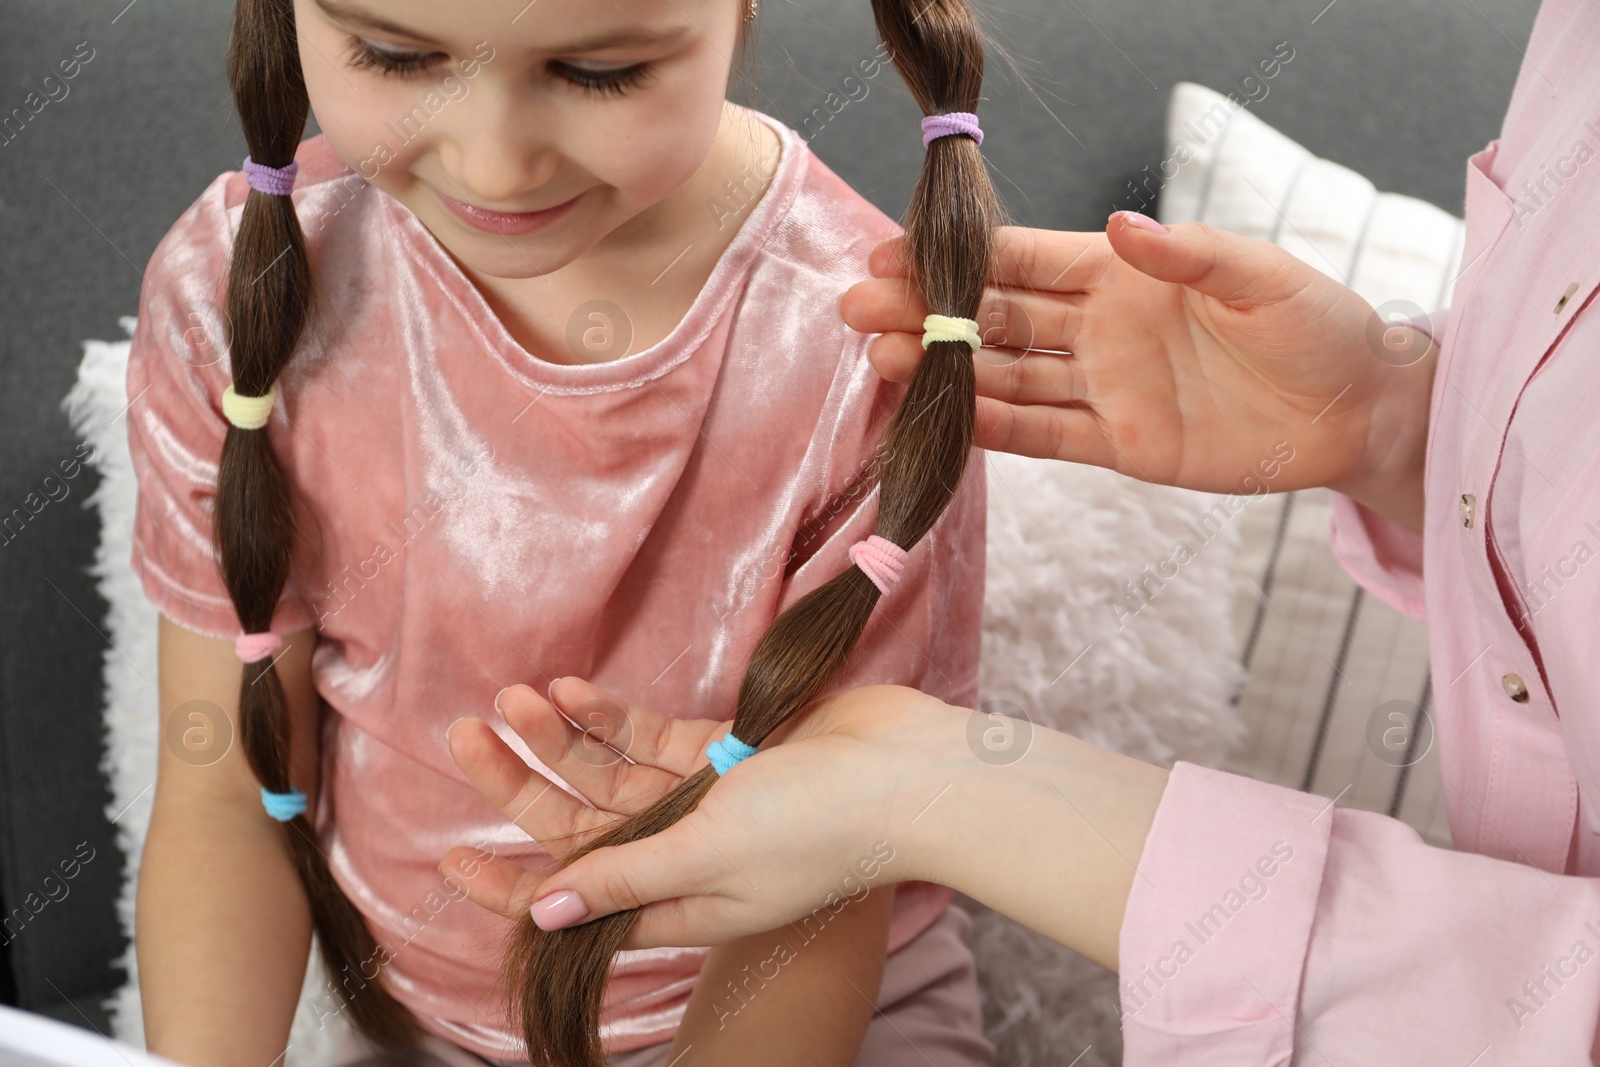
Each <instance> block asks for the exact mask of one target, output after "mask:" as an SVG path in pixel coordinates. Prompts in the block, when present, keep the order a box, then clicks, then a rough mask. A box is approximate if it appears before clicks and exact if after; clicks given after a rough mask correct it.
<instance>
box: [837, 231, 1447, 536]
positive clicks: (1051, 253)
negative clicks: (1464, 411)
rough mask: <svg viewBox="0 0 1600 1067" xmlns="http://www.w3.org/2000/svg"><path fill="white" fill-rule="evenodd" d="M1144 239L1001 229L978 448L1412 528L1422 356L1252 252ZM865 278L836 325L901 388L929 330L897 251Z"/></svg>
mask: <svg viewBox="0 0 1600 1067" xmlns="http://www.w3.org/2000/svg"><path fill="white" fill-rule="evenodd" d="M1150 227H1154V229H1152V228H1150ZM1160 231H1161V227H1160V225H1159V224H1158V223H1154V222H1152V221H1151V220H1149V219H1145V218H1144V217H1143V216H1135V215H1133V214H1132V213H1129V212H1118V213H1117V214H1115V215H1113V216H1112V217H1111V220H1110V221H1109V223H1108V224H1107V228H1106V232H1105V233H1104V234H1099V233H1061V232H1055V231H1047V230H1033V229H1022V228H1018V227H1002V228H1001V229H1000V230H999V231H997V235H996V253H997V254H996V271H995V275H996V278H997V279H998V280H999V281H1000V284H998V285H995V286H992V287H991V288H990V290H989V292H988V294H987V295H986V297H985V301H984V306H983V308H982V309H980V311H979V313H978V315H977V316H976V318H977V321H978V322H979V329H980V331H981V332H982V334H983V336H984V341H985V346H986V347H984V348H983V349H981V350H980V351H978V352H977V353H975V355H974V361H975V367H976V372H977V389H978V394H979V398H978V409H977V427H976V439H975V444H977V445H978V446H980V447H982V448H989V449H998V450H1001V451H1006V452H1015V453H1018V454H1020V455H1026V456H1041V457H1048V458H1053V459H1063V460H1070V461H1073V462H1079V463H1093V464H1097V465H1099V466H1102V467H1109V468H1112V469H1113V470H1117V471H1119V472H1121V473H1123V474H1127V475H1130V476H1132V477H1136V478H1142V479H1144V480H1146V481H1151V482H1161V483H1165V484H1169V485H1180V486H1184V487H1187V488H1190V489H1199V490H1203V491H1207V492H1233V493H1256V492H1263V491H1268V490H1271V491H1282V490H1289V489H1300V488H1306V487H1310V486H1320V485H1328V486H1332V487H1333V488H1335V489H1339V490H1340V491H1342V492H1346V493H1348V494H1349V495H1351V496H1353V497H1355V498H1356V499H1358V500H1360V501H1362V502H1363V503H1366V504H1368V505H1369V506H1371V507H1374V508H1375V509H1377V510H1378V511H1380V512H1382V513H1384V514H1387V515H1389V516H1390V517H1392V518H1395V519H1396V520H1397V521H1400V522H1402V523H1403V524H1405V525H1408V526H1411V527H1412V528H1419V527H1420V523H1421V495H1422V466H1423V449H1424V446H1425V443H1426V437H1427V420H1428V403H1429V397H1430V393H1431V389H1432V375H1433V365H1434V357H1435V354H1436V352H1437V348H1436V346H1434V345H1433V344H1432V342H1431V340H1430V339H1429V338H1428V337H1427V336H1426V335H1425V334H1422V333H1421V332H1419V331H1417V330H1414V329H1412V328H1411V327H1409V326H1394V325H1390V324H1387V323H1383V322H1381V321H1380V320H1379V319H1378V318H1377V315H1376V313H1375V312H1374V311H1373V309H1372V308H1371V306H1369V305H1368V304H1367V302H1366V301H1365V300H1363V299H1362V298H1361V297H1359V296H1357V295H1356V294H1355V293H1354V292H1353V291H1352V290H1350V289H1348V288H1347V287H1345V286H1343V285H1341V284H1339V283H1338V282H1336V281H1334V280H1333V279H1332V278H1330V277H1328V276H1327V275H1325V274H1323V273H1322V272H1321V271H1318V270H1316V269H1315V268H1313V267H1311V266H1309V265H1308V264H1306V263H1303V262H1301V261H1300V260H1298V259H1296V258H1295V257H1294V256H1293V255H1291V254H1290V253H1288V252H1286V251H1284V250H1283V249H1281V248H1278V247H1277V246H1275V245H1272V244H1269V243H1268V242H1265V241H1256V240H1251V239H1248V238H1244V237H1239V236H1236V235H1233V234H1229V233H1226V232H1224V231H1221V230H1215V229H1212V228H1210V227H1208V226H1204V225H1201V224H1199V223H1182V224H1179V225H1177V226H1175V227H1173V228H1171V229H1170V230H1167V231H1165V232H1160ZM869 265H870V269H871V270H872V272H873V273H874V275H877V277H875V278H874V279H872V280H870V281H864V282H860V283H858V284H856V285H855V286H853V287H851V289H850V290H849V291H847V292H846V293H845V295H844V296H843V298H842V299H841V300H840V304H839V310H840V314H841V315H842V316H843V318H844V321H845V322H846V323H847V324H849V325H850V326H851V327H852V328H854V329H856V330H859V331H861V332H863V333H881V334H882V335H883V336H881V337H879V338H877V339H875V340H874V341H873V343H872V348H871V350H870V358H871V359H872V362H873V365H874V366H875V367H877V369H878V371H879V373H880V374H882V375H883V376H884V377H885V378H887V379H889V380H891V381H903V380H905V379H906V378H908V377H910V375H911V373H912V371H913V370H914V369H915V368H916V366H917V364H918V363H919V362H920V360H921V358H922V356H923V349H922V346H921V344H920V338H921V333H922V320H923V317H924V315H925V314H926V312H927V309H926V308H925V307H924V306H923V304H922V302H921V298H920V296H919V295H918V294H917V291H916V288H915V286H913V285H912V284H910V282H909V281H908V280H907V277H908V275H907V264H906V255H905V240H904V238H903V237H896V238H893V239H891V240H889V241H885V242H884V243H883V244H880V245H879V246H878V247H877V249H875V250H874V252H873V254H872V257H871V260H870V263H869ZM991 346H992V347H991ZM1247 479H1253V481H1250V480H1247Z"/></svg>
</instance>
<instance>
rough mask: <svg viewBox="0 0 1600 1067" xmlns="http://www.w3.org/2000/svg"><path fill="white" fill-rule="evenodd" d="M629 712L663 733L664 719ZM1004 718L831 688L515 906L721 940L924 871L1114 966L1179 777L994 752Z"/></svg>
mask: <svg viewBox="0 0 1600 1067" xmlns="http://www.w3.org/2000/svg"><path fill="white" fill-rule="evenodd" d="M568 683H569V680H566V679H564V680H563V681H562V685H563V686H565V685H567V684H568ZM631 714H632V716H633V718H634V721H635V729H636V730H637V731H639V732H640V733H641V734H642V735H645V736H648V735H651V734H653V733H654V732H655V728H654V725H653V723H654V720H656V719H657V718H658V717H657V716H653V715H651V714H650V713H649V712H647V711H644V710H643V709H638V708H635V709H632V710H631ZM721 725H722V724H708V725H707V726H706V727H702V728H697V731H698V732H700V733H701V734H703V735H705V736H708V737H709V736H710V733H711V727H712V726H715V727H717V728H718V730H719V732H720V727H721ZM999 725H1001V724H999V723H997V722H995V721H994V720H992V719H988V718H985V717H983V716H981V715H980V714H979V713H978V712H976V711H972V710H970V709H967V708H956V707H951V706H950V705H948V704H945V703H944V702H943V701H940V700H937V699H935V698H933V697H930V696H926V695H924V694H922V693H919V692H917V691H916V690H914V689H907V688H904V687H902V686H889V685H873V686H865V687H863V688H860V689H852V690H849V691H848V692H844V693H839V694H837V695H834V696H831V697H828V698H826V699H824V700H821V701H819V702H818V703H817V704H816V705H815V706H814V707H813V708H812V709H811V710H810V711H809V712H808V713H807V714H806V715H805V717H804V718H803V719H801V720H800V721H799V722H798V723H796V724H795V725H793V726H792V727H790V728H789V732H788V736H787V737H786V738H785V740H783V742H782V743H781V744H777V745H772V744H771V739H769V741H768V747H763V748H762V749H761V751H760V752H757V753H756V754H755V755H754V756H751V757H750V758H749V759H747V760H745V761H743V762H742V763H740V764H738V765H737V766H735V767H733V768H732V769H730V770H729V771H728V773H727V774H726V775H724V776H723V777H722V778H720V779H718V780H717V782H716V783H715V784H714V785H712V787H711V790H710V792H709V793H707V794H706V797H705V799H703V800H702V801H701V802H700V806H699V807H698V808H696V809H695V810H694V811H693V812H691V813H690V814H689V815H687V816H686V817H685V818H684V819H682V820H681V821H680V822H678V823H676V824H674V825H673V826H671V827H669V828H668V829H666V830H663V831H662V832H661V833H659V834H657V835H655V836H654V837H648V838H644V839H642V840H639V841H633V842H630V843H628V844H625V845H616V846H612V847H608V848H600V849H596V850H595V851H593V852H591V853H589V854H588V855H586V856H583V857H582V858H580V859H578V860H576V861H574V862H573V863H572V865H571V866H569V867H567V868H565V869H563V870H561V871H558V872H556V873H554V874H551V875H550V876H549V877H547V878H540V877H538V876H529V878H528V879H527V881H526V883H525V885H524V886H523V887H521V890H522V891H520V892H519V893H518V894H517V897H516V901H517V904H518V905H519V906H520V905H522V904H523V902H524V901H525V899H526V897H527V895H528V893H530V892H531V893H533V894H534V895H536V896H537V898H538V902H537V903H536V904H535V905H534V912H535V916H536V918H535V921H536V922H539V923H540V925H542V926H544V927H546V928H547V929H555V928H558V927H561V926H567V925H570V924H572V923H576V922H583V921H586V920H588V919H593V918H598V917H599V916H601V915H606V914H610V913H611V912H615V911H624V910H629V909H633V908H640V909H641V910H640V915H639V919H638V921H637V922H636V923H635V925H634V927H633V930H632V932H631V934H630V935H629V939H628V941H627V942H626V943H625V945H626V947H628V948H653V947H657V946H662V945H719V944H722V943H724V942H727V941H732V940H735V939H737V938H739V937H742V936H745V935H747V934H751V933H756V932H760V931H764V930H771V929H775V928H777V927H779V926H781V925H782V924H784V923H788V922H794V921H795V920H798V919H801V918H802V917H803V916H808V915H812V914H816V913H817V912H818V909H819V908H824V907H826V908H829V909H830V910H839V909H842V908H843V907H844V906H845V904H844V903H842V901H843V900H844V898H856V899H858V898H859V896H860V894H863V893H865V892H866V890H867V889H870V888H874V887H876V886H879V885H883V884H885V883H888V882H903V881H910V880H921V881H929V882H937V883H940V884H942V885H947V886H951V887H952V888H955V889H957V890H959V891H961V892H963V893H966V894H967V895H968V896H970V897H972V898H974V899H975V900H978V901H981V902H982V903H984V904H987V905H989V906H990V907H992V908H994V909H995V910H996V911H999V912H1001V913H1002V914H1004V915H1008V916H1010V917H1011V918H1013V919H1015V920H1016V921H1017V922H1020V923H1023V924H1024V925H1026V926H1030V927H1032V928H1033V929H1035V930H1038V931H1039V932H1040V933H1042V934H1044V935H1046V936H1047V937H1052V938H1054V939H1055V940H1057V941H1059V942H1061V943H1062V944H1064V945H1067V946H1068V947H1070V948H1073V949H1075V950H1077V951H1078V952H1080V953H1082V954H1083V955H1085V956H1087V957H1089V958H1090V959H1093V960H1096V961H1098V962H1100V963H1103V964H1105V965H1106V966H1108V967H1112V968H1115V967H1116V965H1117V939H1118V935H1119V933H1120V931H1121V928H1122V915H1123V911H1124V909H1125V908H1126V905H1127V900H1128V893H1129V891H1130V890H1131V888H1132V885H1133V879H1134V872H1135V869H1136V867H1137V864H1138V862H1139V856H1140V854H1141V852H1142V850H1143V848H1144V840H1145V836H1146V835H1147V834H1148V833H1149V831H1150V826H1151V822H1152V820H1153V819H1154V818H1155V812H1156V808H1157V807H1158V805H1159V804H1160V802H1161V795H1162V792H1163V790H1164V789H1165V788H1166V781H1167V772H1166V771H1164V770H1162V769H1161V768H1159V767H1154V766H1151V765H1150V764H1147V763H1142V762H1140V761H1139V760H1135V759H1130V758H1128V757H1126V756H1121V755H1118V754H1117V753H1115V752H1109V751H1107V750H1105V749H1102V748H1098V747H1096V746H1094V745H1090V744H1087V743H1086V742H1083V741H1079V740H1078V739H1077V738H1074V737H1071V736H1069V735H1067V734H1063V733H1057V732H1056V731H1053V730H1047V729H1044V728H1042V727H1037V726H1033V727H1022V728H1020V729H1021V730H1022V732H1020V733H1019V732H1014V731H1013V730H1010V729H1008V730H1007V735H1008V736H1011V737H1013V738H1014V739H1019V743H1020V747H1018V748H1016V749H1015V751H1014V756H1015V758H1009V757H1008V758H1007V759H1003V760H996V759H994V758H993V755H994V752H993V751H992V750H991V748H990V746H989V745H988V743H987V741H986V740H985V738H986V737H987V736H988V735H989V733H990V732H992V731H994V730H995V729H996V728H997V727H998V726H999ZM1012 725H1013V727H1015V725H1016V724H1012ZM568 729H569V730H570V729H571V728H570V727H569V728H568ZM458 730H459V727H458ZM552 747H553V746H552ZM647 752H648V750H647V749H640V748H638V747H637V746H636V747H635V750H634V751H633V755H634V757H635V758H638V759H640V760H641V762H643V761H644V759H645V758H646V754H647ZM594 781H595V786H596V788H595V789H594V790H592V791H590V792H588V793H587V795H588V796H589V799H590V800H592V801H594V802H595V803H596V804H597V805H599V806H600V807H602V808H615V807H618V806H619V804H618V802H617V801H616V800H615V799H614V798H613V797H612V795H611V794H610V792H609V788H610V787H611V785H612V784H613V782H614V781H616V780H606V779H600V778H596V779H595V780H594ZM496 910H499V909H498V908H497V909H496ZM506 913H507V914H516V912H515V910H514V909H509V910H507V912H506ZM552 920H554V921H552Z"/></svg>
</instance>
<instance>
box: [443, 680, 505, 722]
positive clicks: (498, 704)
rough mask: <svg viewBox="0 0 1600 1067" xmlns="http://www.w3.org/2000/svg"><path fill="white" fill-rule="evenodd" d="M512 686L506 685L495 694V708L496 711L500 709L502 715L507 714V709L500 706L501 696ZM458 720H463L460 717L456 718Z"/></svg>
mask: <svg viewBox="0 0 1600 1067" xmlns="http://www.w3.org/2000/svg"><path fill="white" fill-rule="evenodd" d="M510 688H511V687H510V686H509V685H508V686H506V687H505V689H502V690H500V692H498V693H496V694H495V695H494V710H495V711H498V712H499V713H500V714H501V715H504V714H505V713H506V711H505V709H504V708H502V707H501V706H500V698H501V697H503V696H505V694H506V689H510ZM456 721H457V722H460V721H461V720H459V719H457V720H456Z"/></svg>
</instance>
